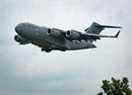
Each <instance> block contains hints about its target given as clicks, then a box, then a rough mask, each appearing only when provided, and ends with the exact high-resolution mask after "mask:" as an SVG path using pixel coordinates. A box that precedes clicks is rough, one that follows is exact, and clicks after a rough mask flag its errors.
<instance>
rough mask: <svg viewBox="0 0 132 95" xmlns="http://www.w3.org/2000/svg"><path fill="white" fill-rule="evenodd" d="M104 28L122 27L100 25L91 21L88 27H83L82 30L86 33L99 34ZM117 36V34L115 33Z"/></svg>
mask: <svg viewBox="0 0 132 95" xmlns="http://www.w3.org/2000/svg"><path fill="white" fill-rule="evenodd" d="M105 28H122V27H120V26H109V25H100V24H98V23H96V22H93V23H92V25H91V26H90V27H88V28H87V29H85V30H84V31H85V32H87V33H93V34H99V33H100V32H101V31H102V30H104V29H105ZM117 36H118V35H117Z"/></svg>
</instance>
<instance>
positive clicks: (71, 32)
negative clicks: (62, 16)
mask: <svg viewBox="0 0 132 95" xmlns="http://www.w3.org/2000/svg"><path fill="white" fill-rule="evenodd" d="M66 37H67V38H69V39H71V40H72V39H74V40H75V39H78V38H80V32H78V31H76V30H68V31H67V32H66Z"/></svg>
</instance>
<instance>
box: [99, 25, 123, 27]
mask: <svg viewBox="0 0 132 95" xmlns="http://www.w3.org/2000/svg"><path fill="white" fill-rule="evenodd" d="M96 27H100V28H101V27H102V28H122V27H121V26H108V25H97V26H96Z"/></svg>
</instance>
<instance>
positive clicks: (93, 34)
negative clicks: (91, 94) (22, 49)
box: [14, 22, 121, 52]
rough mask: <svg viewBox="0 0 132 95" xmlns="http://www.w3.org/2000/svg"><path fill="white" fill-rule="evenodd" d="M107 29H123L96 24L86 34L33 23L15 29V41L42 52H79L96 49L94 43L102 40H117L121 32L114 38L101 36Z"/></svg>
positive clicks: (20, 25)
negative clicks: (29, 45)
mask: <svg viewBox="0 0 132 95" xmlns="http://www.w3.org/2000/svg"><path fill="white" fill-rule="evenodd" d="M105 28H121V27H119V26H108V25H100V24H98V23H96V22H94V23H92V25H91V26H90V27H88V28H87V29H85V30H84V31H85V33H82V32H80V31H77V30H67V31H65V30H61V29H57V28H47V27H44V26H37V25H34V24H31V23H20V24H18V25H17V26H16V27H15V31H16V32H17V35H15V37H14V39H15V41H17V42H19V43H20V44H21V45H25V44H29V43H32V44H34V45H37V46H39V47H40V48H41V51H46V52H50V51H51V50H60V51H66V50H79V49H90V48H96V46H95V45H94V44H93V42H94V41H96V40H100V38H117V37H118V35H119V33H120V30H119V31H118V32H117V34H116V35H114V36H108V35H101V34H100V32H101V31H102V30H104V29H105Z"/></svg>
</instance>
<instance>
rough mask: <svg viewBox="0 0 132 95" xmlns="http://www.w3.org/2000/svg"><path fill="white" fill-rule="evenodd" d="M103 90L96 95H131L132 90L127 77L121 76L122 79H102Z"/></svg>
mask: <svg viewBox="0 0 132 95" xmlns="http://www.w3.org/2000/svg"><path fill="white" fill-rule="evenodd" d="M102 83H103V85H102V87H101V88H102V89H103V92H100V93H98V94H97V95H103V94H105V95H132V90H131V89H130V88H129V84H128V83H129V81H128V78H126V77H123V78H122V80H119V79H115V78H113V77H112V78H111V82H110V81H108V80H103V81H102Z"/></svg>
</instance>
